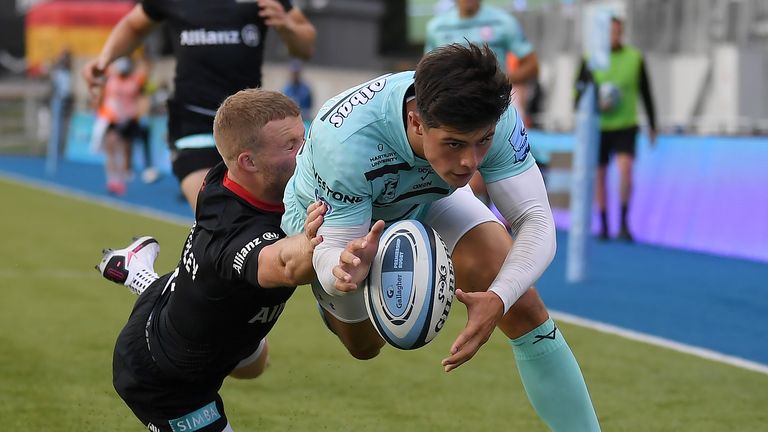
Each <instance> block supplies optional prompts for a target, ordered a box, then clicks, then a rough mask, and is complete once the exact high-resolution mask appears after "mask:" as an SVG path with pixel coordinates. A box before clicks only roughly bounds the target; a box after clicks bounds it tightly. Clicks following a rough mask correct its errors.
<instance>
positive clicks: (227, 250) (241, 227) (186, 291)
mask: <svg viewBox="0 0 768 432" xmlns="http://www.w3.org/2000/svg"><path fill="white" fill-rule="evenodd" d="M226 172H227V171H226V167H225V165H224V164H223V163H220V164H218V165H217V166H216V167H214V168H213V169H211V171H210V172H209V173H208V175H207V177H206V179H205V183H203V187H202V189H201V191H200V194H199V197H198V204H197V212H196V215H195V218H196V222H195V225H194V227H193V228H192V232H191V233H190V234H189V236H188V237H187V240H186V242H185V244H184V248H183V250H182V254H181V260H180V261H179V265H178V267H177V268H176V270H175V271H174V273H173V274H172V275H171V277H170V279H168V280H167V281H165V278H163V279H162V280H163V281H165V284H164V286H165V289H164V293H163V295H162V296H161V297H160V299H159V300H158V302H157V303H156V305H155V307H154V310H153V311H152V316H151V317H150V320H149V334H148V336H149V338H148V340H149V348H150V352H151V353H152V357H153V358H155V360H156V361H157V363H158V365H159V366H160V367H161V368H163V369H165V370H167V371H170V372H179V373H181V374H184V375H188V374H200V379H206V378H205V377H209V378H212V379H217V378H220V377H223V376H225V375H226V374H228V373H229V372H230V371H231V369H232V368H233V367H234V366H235V365H236V364H237V363H238V362H239V361H240V360H242V359H243V358H245V357H247V356H248V355H250V354H251V353H253V352H254V351H255V350H256V348H257V347H258V344H259V342H260V340H261V339H262V338H263V337H264V336H266V334H267V333H268V332H269V331H270V330H271V329H272V326H273V325H274V324H275V322H276V321H277V318H278V317H279V316H280V313H281V312H282V311H283V309H284V308H285V303H286V301H287V300H288V298H289V297H290V296H291V295H292V294H293V292H294V290H295V287H285V288H269V289H266V288H261V287H260V286H259V284H258V281H257V277H256V275H257V267H258V256H259V253H260V251H261V249H262V248H263V247H264V246H266V245H269V244H272V243H274V242H275V241H277V240H278V239H279V238H282V237H285V234H284V233H283V231H282V230H281V229H280V219H281V216H282V213H283V207H282V205H270V204H267V203H263V202H260V201H258V200H257V199H256V198H255V197H253V196H252V195H250V194H249V193H248V192H247V191H245V189H243V188H242V187H240V186H239V185H238V184H236V183H234V182H232V181H231V180H229V178H228V177H227V176H226ZM169 369H170V370H169ZM219 375H220V377H219ZM186 378H188V379H195V378H193V377H191V376H186Z"/></svg>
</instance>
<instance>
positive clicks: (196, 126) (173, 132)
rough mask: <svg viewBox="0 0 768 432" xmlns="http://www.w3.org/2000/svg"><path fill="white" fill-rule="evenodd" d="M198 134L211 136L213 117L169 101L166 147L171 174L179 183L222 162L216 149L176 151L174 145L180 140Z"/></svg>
mask: <svg viewBox="0 0 768 432" xmlns="http://www.w3.org/2000/svg"><path fill="white" fill-rule="evenodd" d="M199 134H213V117H212V116H211V115H206V114H202V113H199V112H195V111H190V110H189V109H188V108H186V107H185V106H184V104H183V103H181V102H178V101H175V100H169V101H168V145H169V147H170V149H171V165H172V168H173V174H174V175H175V176H176V178H177V179H178V180H179V182H181V181H182V180H184V177H186V176H188V175H189V174H191V173H193V172H195V171H198V170H201V169H210V168H213V167H214V166H216V164H218V163H219V162H221V160H222V159H221V155H220V154H219V152H218V150H216V147H204V148H189V149H187V148H185V149H177V148H176V146H175V145H174V144H175V143H176V141H178V140H179V139H181V138H184V137H188V136H190V135H199Z"/></svg>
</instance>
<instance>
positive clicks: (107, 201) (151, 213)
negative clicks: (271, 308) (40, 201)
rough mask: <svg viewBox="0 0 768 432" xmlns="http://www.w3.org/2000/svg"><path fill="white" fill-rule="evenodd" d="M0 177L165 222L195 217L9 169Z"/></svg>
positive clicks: (182, 222)
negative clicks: (183, 215) (75, 187)
mask: <svg viewBox="0 0 768 432" xmlns="http://www.w3.org/2000/svg"><path fill="white" fill-rule="evenodd" d="M0 177H3V178H4V179H6V180H8V181H9V182H11V183H15V184H18V185H20V186H27V187H31V188H34V189H40V190H43V191H46V192H51V193H53V194H54V195H59V196H63V197H67V198H73V199H76V200H79V201H83V202H87V203H90V204H98V205H101V206H102V207H106V208H109V209H113V210H121V211H124V212H126V213H131V214H135V215H140V216H145V217H148V218H152V219H157V220H160V221H163V222H168V223H173V224H178V225H183V226H191V225H192V222H194V221H193V219H192V218H184V217H181V216H178V215H175V214H173V213H169V212H164V211H161V210H155V209H152V208H149V207H144V206H141V205H138V204H127V203H125V202H122V201H120V200H118V199H115V198H109V197H104V196H100V195H96V194H92V193H88V192H83V191H81V190H77V189H74V188H70V187H66V186H61V185H58V184H56V183H53V182H49V181H45V180H40V179H36V178H33V177H26V176H23V175H18V174H14V173H9V172H7V171H0Z"/></svg>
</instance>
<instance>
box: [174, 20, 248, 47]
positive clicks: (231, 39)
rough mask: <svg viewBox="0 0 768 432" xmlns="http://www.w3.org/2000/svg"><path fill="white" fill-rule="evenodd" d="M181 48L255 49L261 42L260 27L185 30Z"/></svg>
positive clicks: (181, 37)
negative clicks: (237, 46)
mask: <svg viewBox="0 0 768 432" xmlns="http://www.w3.org/2000/svg"><path fill="white" fill-rule="evenodd" d="M179 39H180V41H179V43H180V44H181V46H212V45H239V44H240V43H242V44H244V45H247V46H250V47H255V46H258V45H259V43H260V42H261V35H260V33H259V27H258V26H257V25H255V24H247V25H245V26H243V28H242V30H239V31H238V30H206V29H204V28H200V29H191V30H183V31H182V32H181V34H180V35H179Z"/></svg>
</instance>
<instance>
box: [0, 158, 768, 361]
mask: <svg viewBox="0 0 768 432" xmlns="http://www.w3.org/2000/svg"><path fill="white" fill-rule="evenodd" d="M0 176H2V177H3V178H5V179H6V180H8V181H10V182H13V183H16V184H19V185H21V186H29V187H33V188H37V189H41V190H44V191H48V192H51V193H54V194H56V195H60V196H64V197H68V198H74V199H77V200H79V201H84V202H87V203H94V204H99V205H101V206H103V207H107V208H110V209H116V210H121V211H125V212H129V213H131V214H139V215H141V216H145V217H149V218H153V219H157V220H160V221H163V222H168V223H175V224H179V225H183V226H190V225H191V224H192V222H193V220H192V219H191V218H183V217H180V216H177V215H175V214H172V213H168V212H163V211H159V210H154V209H150V208H147V207H142V206H139V205H136V204H126V203H124V202H121V201H119V200H116V199H113V198H107V197H103V196H99V195H95V194H90V193H87V192H82V191H79V190H77V189H73V188H68V187H64V186H61V185H57V184H55V183H52V182H47V181H43V180H39V179H35V178H32V177H26V176H22V175H17V174H12V173H9V172H7V171H0ZM73 274H74V273H73ZM550 313H551V315H552V316H553V317H554V318H555V319H556V320H560V321H563V322H567V323H570V324H575V325H578V326H580V327H585V328H589V329H592V330H596V331H599V332H602V333H608V334H613V335H616V336H619V337H623V338H625V339H630V340H634V341H638V342H643V343H647V344H650V345H655V346H659V347H662V348H666V349H670V350H673V351H678V352H682V353H685V354H690V355H693V356H696V357H700V358H704V359H707V360H712V361H715V362H718V363H724V364H728V365H731V366H735V367H738V368H741V369H747V370H751V371H754V372H759V373H762V374H766V375H768V365H764V364H762V363H757V362H753V361H750V360H745V359H743V358H740V357H735V356H729V355H726V354H722V353H719V352H717V351H712V350H708V349H705V348H699V347H695V346H692V345H686V344H683V343H680V342H675V341H672V340H669V339H664V338H662V337H658V336H652V335H649V334H645V333H640V332H636V331H634V330H629V329H625V328H623V327H618V326H614V325H611V324H606V323H602V322H599V321H593V320H590V319H588V318H582V317H579V316H576V315H571V314H568V313H564V312H556V311H550Z"/></svg>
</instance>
